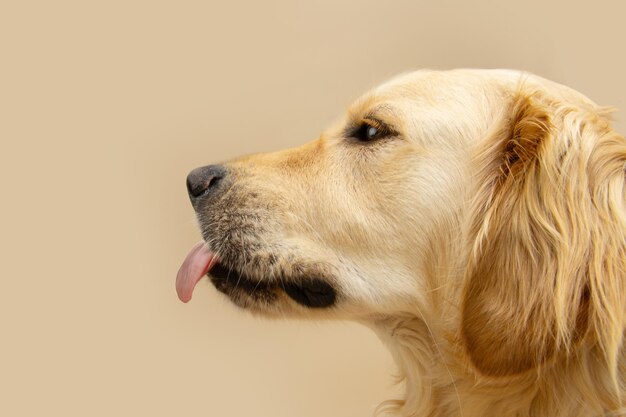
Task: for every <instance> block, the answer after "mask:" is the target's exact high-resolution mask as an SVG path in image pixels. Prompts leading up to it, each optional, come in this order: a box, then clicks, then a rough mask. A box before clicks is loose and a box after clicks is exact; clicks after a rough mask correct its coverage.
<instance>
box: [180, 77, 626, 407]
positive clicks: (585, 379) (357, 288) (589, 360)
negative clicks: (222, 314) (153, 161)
mask: <svg viewBox="0 0 626 417" xmlns="http://www.w3.org/2000/svg"><path fill="white" fill-rule="evenodd" d="M608 114H609V111H607V110H606V109H604V108H600V107H598V106H597V105H595V104H594V103H593V102H592V101H590V100H589V99H588V98H586V97H585V96H583V95H582V94H580V93H578V92H576V91H574V90H572V89H570V88H567V87H565V86H562V85H559V84H557V83H554V82H550V81H548V80H545V79H543V78H540V77H537V76H534V75H531V74H526V73H520V72H516V71H509V70H454V71H443V72H438V71H418V72H414V73H410V74H406V75H402V76H400V77H397V78H395V79H393V80H391V81H389V82H387V83H386V84H384V85H382V86H380V87H378V88H375V89H374V90H372V91H370V92H369V93H367V94H365V95H364V96H363V97H361V98H360V99H358V100H357V101H356V102H355V103H354V104H353V105H351V106H350V107H349V109H348V111H347V112H346V114H345V115H344V116H343V117H342V118H341V120H340V121H339V122H338V123H336V124H335V125H334V126H333V127H331V128H330V129H328V130H327V131H326V132H324V133H323V134H322V135H321V136H320V138H319V139H317V140H314V141H312V142H309V143H307V144H304V145H302V146H300V147H297V148H294V149H289V150H284V151H280V152H275V153H270V154H263V155H254V156H247V157H243V158H241V159H236V160H234V161H230V162H227V163H224V164H220V165H210V166H206V167H202V168H198V169H196V170H194V171H192V172H191V173H190V174H189V177H188V178H187V186H188V190H189V195H190V198H191V201H192V204H193V206H194V208H195V211H196V213H197V217H198V220H199V224H200V228H201V230H202V235H203V238H204V240H203V241H202V242H201V243H199V244H198V245H196V247H194V249H193V250H192V252H191V253H190V254H189V255H188V257H187V259H185V261H184V263H183V265H182V267H181V269H180V271H179V274H178V277H177V291H178V294H179V297H180V298H181V300H183V301H185V302H187V301H189V299H190V298H191V294H192V292H193V289H194V286H195V284H196V283H197V282H198V280H199V279H201V278H202V277H203V276H204V275H205V274H207V272H208V275H209V277H210V279H211V281H212V283H213V284H214V285H215V287H216V288H217V289H218V290H219V291H221V292H223V293H224V294H226V295H227V296H228V297H229V298H230V299H231V300H232V301H233V302H234V303H235V304H236V305H238V306H240V307H242V308H245V309H248V310H250V311H252V312H254V313H258V314H262V315H265V316H271V317H281V316H289V317H294V316H297V317H307V318H324V317H329V318H330V317H337V318H342V319H343V318H349V319H353V320H356V321H359V322H361V323H365V324H367V325H368V326H370V327H371V328H372V329H374V330H375V331H376V333H377V334H378V335H379V336H380V338H381V339H382V340H383V341H384V342H385V343H386V345H387V346H388V347H389V349H390V350H391V352H392V354H393V355H394V357H395V359H396V361H397V364H398V367H399V370H400V372H401V374H402V376H403V380H404V383H405V386H406V393H405V395H404V398H403V399H402V400H395V401H389V402H386V403H384V404H382V405H381V407H380V409H379V411H380V412H393V413H395V414H396V415H399V416H416V417H418V416H429V417H435V416H442V417H444V416H445V417H451V416H462V417H477V416H480V417H486V416H497V417H506V416H519V417H521V416H537V417H539V416H550V417H556V416H568V417H573V416H616V415H626V406H625V405H626V356H625V354H624V347H623V346H622V341H623V339H624V324H625V312H626V288H625V287H626V285H625V284H626V199H625V192H626V186H625V166H626V165H625V164H626V140H625V139H624V138H623V137H622V136H620V135H619V134H617V133H616V132H615V131H614V130H613V129H612V128H611V125H610V121H609V118H608Z"/></svg>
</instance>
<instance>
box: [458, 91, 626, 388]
mask: <svg viewBox="0 0 626 417" xmlns="http://www.w3.org/2000/svg"><path fill="white" fill-rule="evenodd" d="M512 102H513V104H512V106H511V108H510V109H509V111H508V112H507V116H506V117H505V118H504V119H505V120H504V121H503V123H502V127H501V128H499V130H498V131H497V132H494V133H493V135H490V137H489V138H488V139H487V140H486V142H485V146H484V147H483V148H482V149H481V151H480V153H479V154H478V156H477V164H478V165H477V166H478V167H480V169H481V171H480V173H479V178H478V181H479V184H481V185H480V189H479V191H478V193H477V195H476V200H475V204H474V206H473V214H472V219H473V220H472V224H471V226H470V230H469V235H470V241H472V242H475V243H474V246H473V248H472V253H471V254H470V262H469V265H468V269H467V274H466V277H465V280H466V281H465V287H464V295H463V305H462V323H461V334H462V339H463V341H464V345H465V347H466V351H467V353H468V354H469V357H470V359H471V362H472V363H473V365H474V366H475V367H476V368H477V369H478V371H480V372H481V373H482V374H484V375H489V376H505V375H516V374H521V373H523V372H525V371H528V370H530V369H536V368H538V367H539V368H541V367H545V366H549V364H550V363H551V361H552V359H554V360H556V359H557V358H565V357H568V356H572V354H573V350H574V349H577V348H578V347H579V346H581V345H582V344H583V343H584V344H586V345H587V346H594V347H596V348H598V351H599V352H600V353H601V356H602V357H603V358H604V362H605V363H606V366H607V368H608V371H609V374H610V375H611V376H612V379H613V383H614V386H615V387H616V388H617V384H618V381H617V379H618V376H617V366H618V355H620V347H621V343H622V336H623V331H624V316H625V301H626V291H625V285H626V242H625V240H626V232H625V230H626V202H625V192H626V188H625V179H624V174H625V173H624V169H625V164H626V141H625V140H624V138H622V137H621V136H619V135H617V134H616V133H615V132H614V131H612V130H611V128H610V125H609V123H608V122H607V120H606V118H605V114H603V113H602V112H598V111H597V109H591V108H589V109H582V108H574V107H568V106H566V105H563V104H562V103H559V102H558V101H555V100H549V99H547V98H546V97H542V96H541V95H540V94H537V93H532V94H521V93H520V94H519V95H518V96H516V97H515V98H514V99H513V100H512Z"/></svg>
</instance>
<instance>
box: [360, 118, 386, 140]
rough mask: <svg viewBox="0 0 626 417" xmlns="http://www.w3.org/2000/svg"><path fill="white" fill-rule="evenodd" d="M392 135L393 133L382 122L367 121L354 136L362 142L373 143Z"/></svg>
mask: <svg viewBox="0 0 626 417" xmlns="http://www.w3.org/2000/svg"><path fill="white" fill-rule="evenodd" d="M391 134H392V131H391V130H390V129H389V128H387V127H386V126H385V125H383V124H382V123H380V122H377V121H374V120H365V121H363V122H362V123H361V125H360V126H359V127H358V128H357V129H356V131H355V132H354V133H353V134H352V136H353V137H354V138H356V139H358V140H359V141H361V142H371V141H373V140H376V139H381V138H384V137H386V136H389V135H391Z"/></svg>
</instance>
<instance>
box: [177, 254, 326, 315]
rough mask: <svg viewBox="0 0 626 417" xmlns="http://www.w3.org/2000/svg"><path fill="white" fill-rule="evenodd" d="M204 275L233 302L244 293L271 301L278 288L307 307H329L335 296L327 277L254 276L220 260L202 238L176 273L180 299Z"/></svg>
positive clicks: (186, 297)
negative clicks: (260, 277) (269, 277)
mask: <svg viewBox="0 0 626 417" xmlns="http://www.w3.org/2000/svg"><path fill="white" fill-rule="evenodd" d="M205 275H208V276H209V278H210V280H211V283H212V284H213V285H214V286H215V288H216V289H217V290H218V291H220V292H222V293H224V294H226V295H227V296H229V297H230V298H231V299H232V300H233V301H235V302H237V300H240V299H241V297H242V296H244V297H247V298H248V299H251V300H252V301H254V302H264V303H266V304H267V303H272V302H275V301H276V300H277V299H278V297H279V295H280V293H281V292H283V293H285V294H286V295H287V296H288V297H289V298H291V299H292V300H293V301H295V302H296V303H298V304H300V305H302V306H304V307H309V308H325V307H330V306H332V305H333V304H335V301H336V299H337V291H336V290H335V288H334V287H333V286H332V285H331V284H329V283H328V282H327V281H326V280H323V279H321V278H318V277H311V276H289V277H287V276H280V277H276V278H274V279H272V280H269V279H266V280H264V279H257V278H253V277H251V276H249V275H247V274H246V273H244V272H242V271H240V270H239V269H238V268H236V267H234V266H233V267H231V266H228V265H226V264H225V263H223V262H222V261H221V260H220V259H218V257H217V255H216V254H215V253H213V252H211V251H210V250H209V249H208V248H207V246H206V245H205V244H204V242H200V243H198V244H196V245H195V246H194V247H193V249H192V250H191V251H190V252H189V254H188V255H187V258H186V259H185V261H184V262H183V264H182V265H181V267H180V269H179V271H178V275H177V277H176V291H177V293H178V297H179V298H180V300H181V301H183V302H185V303H186V302H188V301H189V300H191V297H192V295H193V290H194V288H195V286H196V284H197V283H198V282H199V281H200V279H202V278H203V277H204V276H205ZM238 304H240V303H238Z"/></svg>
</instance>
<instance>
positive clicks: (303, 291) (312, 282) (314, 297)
mask: <svg viewBox="0 0 626 417" xmlns="http://www.w3.org/2000/svg"><path fill="white" fill-rule="evenodd" d="M285 292H286V293H287V295H288V296H289V297H291V298H293V300H294V301H296V302H297V303H299V304H302V305H303V306H306V307H310V308H322V307H330V306H331V305H333V304H334V303H335V299H336V298H337V293H336V292H335V289H334V288H333V287H332V286H331V285H330V284H328V283H326V282H324V281H322V280H321V279H318V278H307V279H304V280H303V281H301V282H299V283H297V284H295V283H288V284H285Z"/></svg>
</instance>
